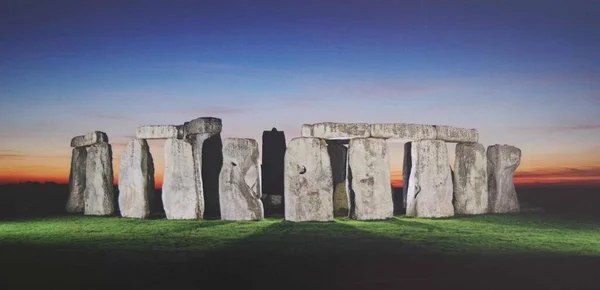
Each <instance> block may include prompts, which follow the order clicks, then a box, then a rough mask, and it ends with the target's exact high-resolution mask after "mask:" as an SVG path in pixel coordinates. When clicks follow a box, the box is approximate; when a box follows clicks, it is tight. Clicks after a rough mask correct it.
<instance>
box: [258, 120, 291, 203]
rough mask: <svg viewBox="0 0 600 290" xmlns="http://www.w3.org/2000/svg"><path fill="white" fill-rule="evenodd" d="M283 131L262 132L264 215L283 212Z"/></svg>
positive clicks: (284, 145)
mask: <svg viewBox="0 0 600 290" xmlns="http://www.w3.org/2000/svg"><path fill="white" fill-rule="evenodd" d="M286 147H287V146H286V142H285V133H284V132H283V131H277V129H276V128H273V129H272V130H271V131H263V134H262V151H261V152H262V166H261V177H262V180H261V187H262V199H263V205H264V207H265V215H267V214H269V213H271V212H278V211H281V212H283V203H282V202H283V200H282V199H283V178H284V174H283V167H284V157H285V150H286Z"/></svg>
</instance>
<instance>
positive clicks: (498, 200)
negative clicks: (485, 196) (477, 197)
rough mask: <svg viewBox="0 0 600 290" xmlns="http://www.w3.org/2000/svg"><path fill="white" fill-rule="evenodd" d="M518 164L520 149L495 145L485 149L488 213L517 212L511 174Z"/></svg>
mask: <svg viewBox="0 0 600 290" xmlns="http://www.w3.org/2000/svg"><path fill="white" fill-rule="evenodd" d="M520 163H521V149H519V148H517V147H514V146H510V145H499V144H496V145H492V146H489V147H488V148H487V174H488V191H489V200H488V205H489V207H488V210H489V212H490V213H512V212H519V199H518V198H517V191H516V190H515V184H514V183H513V174H514V171H515V169H517V167H519V164H520Z"/></svg>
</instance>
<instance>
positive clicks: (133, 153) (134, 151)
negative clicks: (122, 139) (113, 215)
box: [119, 139, 154, 218]
mask: <svg viewBox="0 0 600 290" xmlns="http://www.w3.org/2000/svg"><path fill="white" fill-rule="evenodd" d="M153 199H154V164H153V160H152V155H151V154H150V148H149V147H148V142H147V141H146V140H143V139H141V140H131V141H129V143H128V144H127V147H126V148H125V150H124V151H123V152H122V153H121V168H120V170H119V209H120V211H121V216H123V217H130V218H146V217H148V216H150V213H151V212H150V211H151V208H152V200H153Z"/></svg>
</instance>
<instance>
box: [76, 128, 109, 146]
mask: <svg viewBox="0 0 600 290" xmlns="http://www.w3.org/2000/svg"><path fill="white" fill-rule="evenodd" d="M99 143H108V136H107V135H106V133H104V132H101V131H94V132H89V133H87V134H85V135H80V136H75V137H73V139H71V147H87V146H92V145H94V144H99Z"/></svg>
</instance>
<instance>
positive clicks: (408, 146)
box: [402, 142, 412, 213]
mask: <svg viewBox="0 0 600 290" xmlns="http://www.w3.org/2000/svg"><path fill="white" fill-rule="evenodd" d="M411 154H412V142H406V143H404V159H403V163H402V209H404V213H406V197H407V196H408V183H409V181H410V169H411V167H412V158H411Z"/></svg>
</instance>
